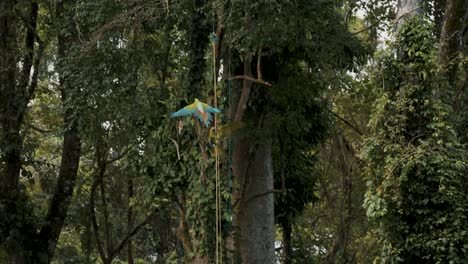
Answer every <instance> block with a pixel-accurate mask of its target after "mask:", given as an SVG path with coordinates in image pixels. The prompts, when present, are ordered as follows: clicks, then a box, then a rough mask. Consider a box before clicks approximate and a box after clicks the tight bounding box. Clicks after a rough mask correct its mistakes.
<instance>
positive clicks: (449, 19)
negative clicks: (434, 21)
mask: <svg viewBox="0 0 468 264" xmlns="http://www.w3.org/2000/svg"><path fill="white" fill-rule="evenodd" d="M467 8H468V3H467V2H466V0H448V1H447V3H446V8H445V15H444V23H443V26H442V32H441V34H440V50H439V57H440V61H441V63H442V66H443V67H445V68H446V70H447V77H448V80H449V83H450V85H451V86H453V85H454V83H455V77H456V72H457V67H458V60H457V59H456V58H457V55H458V52H459V51H460V48H461V44H462V42H461V38H462V31H463V28H464V27H465V21H466V20H465V17H466V12H467V11H466V10H467Z"/></svg>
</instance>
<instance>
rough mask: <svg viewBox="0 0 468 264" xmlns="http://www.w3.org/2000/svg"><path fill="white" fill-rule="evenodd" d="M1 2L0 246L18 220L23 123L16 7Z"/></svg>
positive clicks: (10, 0) (8, 0)
mask: <svg viewBox="0 0 468 264" xmlns="http://www.w3.org/2000/svg"><path fill="white" fill-rule="evenodd" d="M15 4H16V1H13V0H6V1H1V2H0V136H1V138H0V155H1V156H0V158H1V161H0V166H2V167H0V215H2V219H1V220H0V221H1V222H0V228H1V229H0V230H1V233H0V243H2V242H3V241H4V240H5V238H6V237H7V236H9V232H10V226H11V224H12V223H13V221H15V219H14V217H15V215H16V200H17V197H18V193H19V190H18V178H19V173H20V168H21V160H20V153H21V137H20V133H19V132H20V131H19V129H20V127H19V126H20V124H18V122H17V117H16V114H17V107H18V106H17V100H16V97H17V94H16V63H17V40H16V21H15V19H14V18H15V15H14V6H15Z"/></svg>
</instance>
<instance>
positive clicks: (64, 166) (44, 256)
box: [33, 1, 81, 263]
mask: <svg viewBox="0 0 468 264" xmlns="http://www.w3.org/2000/svg"><path fill="white" fill-rule="evenodd" d="M72 6H73V1H62V2H59V3H58V4H57V16H58V20H59V21H60V25H67V24H68V23H66V21H71V20H72V17H73V12H72V11H71V7H72ZM69 31H70V29H69V28H62V29H61V30H60V34H59V36H58V56H59V58H60V60H62V61H61V62H60V63H59V64H58V69H59V73H60V89H61V99H62V105H63V107H64V109H65V111H64V115H63V120H64V128H65V129H64V135H63V146H62V159H61V164H60V169H59V176H58V179H57V183H56V186H55V191H54V194H53V196H52V198H51V200H50V202H49V207H48V211H47V215H46V219H45V221H44V224H43V225H42V228H41V230H40V233H39V240H38V241H39V243H40V245H41V246H39V250H37V251H36V252H34V253H33V262H35V263H49V262H50V261H51V260H52V257H53V256H54V252H55V248H56V246H57V242H58V239H59V236H60V233H61V231H62V228H63V225H64V223H65V219H66V217H67V213H68V209H69V206H70V202H71V199H72V196H73V190H74V187H75V181H76V177H77V174H78V166H79V161H80V155H81V142H80V137H79V133H78V120H77V115H75V113H74V110H73V106H72V105H70V104H73V103H74V102H75V100H73V99H74V97H75V96H73V95H72V91H73V88H72V84H71V81H70V79H69V76H68V75H67V74H66V72H67V71H65V70H64V62H63V60H66V58H67V57H68V56H69V52H70V47H71V46H72V44H73V38H74V37H73V34H69V33H70V32H69Z"/></svg>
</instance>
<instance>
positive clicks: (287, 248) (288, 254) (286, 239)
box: [281, 221, 292, 264]
mask: <svg viewBox="0 0 468 264" xmlns="http://www.w3.org/2000/svg"><path fill="white" fill-rule="evenodd" d="M281 227H282V229H283V245H282V246H283V261H282V263H283V264H292V247H291V234H292V226H291V223H290V222H289V221H285V222H283V223H281Z"/></svg>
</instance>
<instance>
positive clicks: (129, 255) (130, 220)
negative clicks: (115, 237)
mask: <svg viewBox="0 0 468 264" xmlns="http://www.w3.org/2000/svg"><path fill="white" fill-rule="evenodd" d="M127 177H128V178H127V195H128V201H127V204H128V211H127V236H128V237H129V239H128V242H127V262H128V264H133V263H134V261H133V248H132V247H133V246H132V239H131V237H130V233H131V232H132V229H133V207H132V204H131V200H132V197H133V179H132V176H130V175H127Z"/></svg>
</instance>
